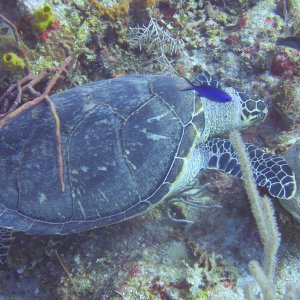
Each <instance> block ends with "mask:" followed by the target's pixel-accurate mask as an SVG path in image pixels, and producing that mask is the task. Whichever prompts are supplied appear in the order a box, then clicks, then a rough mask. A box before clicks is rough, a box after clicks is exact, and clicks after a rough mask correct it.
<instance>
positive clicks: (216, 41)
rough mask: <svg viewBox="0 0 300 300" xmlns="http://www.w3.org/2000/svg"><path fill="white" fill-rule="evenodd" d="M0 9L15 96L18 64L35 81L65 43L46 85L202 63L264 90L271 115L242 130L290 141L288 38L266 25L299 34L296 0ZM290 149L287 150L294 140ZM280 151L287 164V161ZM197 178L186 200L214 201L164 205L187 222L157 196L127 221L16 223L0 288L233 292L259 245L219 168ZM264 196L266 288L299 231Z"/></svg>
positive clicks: (8, 80) (294, 261)
mask: <svg viewBox="0 0 300 300" xmlns="http://www.w3.org/2000/svg"><path fill="white" fill-rule="evenodd" d="M87 3H88V5H87ZM45 8H47V9H46V11H43V9H45ZM49 8H50V9H49ZM41 9H42V10H41ZM39 10H40V12H42V13H43V12H45V13H46V15H47V13H49V14H50V12H51V16H52V17H51V18H50V19H51V21H50V22H48V23H47V22H45V23H43V22H41V21H40V23H39V21H36V23H35V21H34V22H32V21H33V20H34V19H35V18H36V17H35V16H34V15H35V13H36V12H37V11H39ZM0 11H1V14H4V15H5V16H6V17H7V18H8V19H9V20H11V22H12V23H13V24H15V27H16V31H17V32H18V33H19V35H20V41H19V43H18V45H17V43H16V40H15V37H14V32H13V30H12V29H11V28H10V27H9V26H6V24H5V23H3V22H1V23H0V57H1V58H2V57H3V55H4V54H5V53H13V54H15V55H17V57H19V58H20V59H22V60H24V64H25V66H24V65H23V64H22V63H21V62H20V69H19V70H20V71H19V72H18V73H15V72H14V71H13V72H7V71H6V70H5V69H4V68H1V70H0V95H1V96H2V95H3V93H4V91H5V90H6V89H7V88H8V87H9V86H10V85H12V86H13V87H14V89H11V90H10V91H11V94H10V99H14V100H15V99H17V96H18V93H19V89H18V84H17V83H18V82H20V80H22V79H24V78H22V77H23V75H24V74H23V72H24V71H22V70H26V68H27V67H28V68H29V69H30V70H31V72H32V76H33V77H34V78H36V77H35V76H38V75H36V74H38V73H41V74H44V75H45V77H42V76H41V77H40V76H38V77H37V78H43V79H41V81H39V82H37V83H36V85H34V89H35V91H36V93H38V92H41V91H44V88H45V86H46V85H47V82H48V81H49V80H50V78H48V77H47V74H49V73H50V74H53V72H50V71H55V70H57V69H58V66H60V65H61V64H62V63H63V62H64V61H65V59H66V58H67V57H69V56H70V55H75V56H76V57H77V54H78V59H77V61H76V65H75V66H74V69H72V71H71V72H69V73H68V74H66V75H64V76H61V77H62V81H61V82H60V83H59V84H58V85H57V86H56V91H59V90H61V89H65V88H68V87H71V86H74V85H78V84H82V83H84V82H87V81H92V80H98V79H103V78H112V77H117V76H121V75H125V74H136V73H155V74H157V73H162V74H166V73H168V74H169V73H172V74H178V75H179V74H180V75H185V76H187V77H189V78H193V77H194V75H195V74H196V73H197V72H198V71H199V70H202V69H205V70H208V71H209V72H211V73H212V74H217V75H219V76H220V77H222V78H226V83H227V84H233V85H235V86H240V87H241V88H243V89H244V88H245V89H249V90H251V91H253V92H254V93H260V94H261V95H262V96H263V97H264V98H265V99H266V101H267V102H268V104H269V106H270V108H271V109H270V110H271V114H270V117H269V118H268V119H267V120H266V122H265V123H262V124H259V127H255V128H254V129H252V130H249V131H247V132H246V133H245V135H244V136H245V138H246V139H247V141H251V142H254V143H257V144H259V145H261V146H265V147H268V148H270V150H273V151H274V152H276V153H277V152H278V153H283V152H285V151H286V150H287V149H288V148H289V147H290V146H291V145H295V146H294V147H298V148H299V145H298V143H299V136H300V127H299V126H300V125H299V121H300V120H299V74H300V73H299V64H300V60H299V51H296V50H291V49H288V48H285V47H280V48H279V47H277V46H276V39H277V38H278V37H282V36H286V35H293V36H299V32H300V30H299V24H300V21H299V20H300V18H299V1H297V0H279V1H273V0H271V1H253V0H245V1H240V0H214V1H206V0H200V1H194V0H186V1H183V0H179V1H175V0H161V1H158V0H156V1H155V0H131V1H129V0H121V1H114V0H105V1H96V0H89V1H87V2H86V1H83V0H71V1H62V0H49V1H37V0H31V1H29V0H18V1H15V0H14V1H0ZM46 19H47V18H46ZM54 19H55V21H56V22H53V20H54ZM48 21H49V18H48ZM41 31H42V32H41ZM12 58H14V56H12ZM8 61H13V59H12V60H8ZM2 63H3V62H2ZM26 64H27V65H26ZM17 65H18V64H16V66H17ZM49 70H50V71H49ZM54 73H55V72H54ZM33 77H26V78H25V79H28V78H29V81H26V80H25V82H24V83H23V81H22V82H21V83H20V86H21V87H24V85H23V84H26V83H31V80H32V78H33ZM33 83H35V82H33ZM29 86H30V84H29ZM27 87H28V86H27ZM22 96H24V99H25V100H26V101H27V100H29V99H31V98H32V96H33V95H32V94H30V91H29V90H26V91H24V93H23V94H22ZM50 97H51V96H50ZM12 104H14V105H15V106H18V105H19V103H16V102H13V101H10V102H9V103H5V107H4V108H5V109H4V110H3V109H2V110H1V113H5V112H7V111H8V110H9V108H10V107H11V105H12ZM3 105H4V104H3V103H1V107H2V108H3ZM279 116H280V117H279ZM283 124H284V125H283ZM283 128H284V129H285V130H286V131H285V132H281V130H282V129H283ZM298 148H297V149H298ZM291 149H292V150H293V149H294V148H291ZM296 154H297V155H296V158H297V159H298V160H299V157H298V156H299V149H298V150H297V151H296ZM288 155H290V154H289V152H288ZM292 157H293V158H292V159H291V161H292V163H293V162H295V161H298V160H296V158H295V156H292ZM207 182H210V183H211V185H210V186H209V187H208V188H207V189H205V191H204V193H203V195H198V196H197V197H194V198H193V199H195V200H197V201H199V200H202V201H203V202H204V204H207V205H215V204H217V205H219V206H222V208H210V209H209V210H208V209H207V208H202V209H196V208H190V207H184V206H180V208H179V209H178V208H177V213H178V214H181V215H182V216H183V217H184V218H186V219H187V220H192V221H193V222H194V224H193V225H191V224H190V225H182V224H181V225H180V224H178V223H176V224H173V223H170V221H169V220H168V218H167V213H166V205H164V204H163V205H161V206H159V207H156V208H154V209H153V210H152V211H151V212H150V213H148V214H145V215H142V216H139V217H138V218H136V219H134V220H128V221H127V222H125V223H122V224H120V225H119V224H116V225H113V226H110V227H108V228H101V229H97V230H94V231H90V232H85V233H82V234H76V235H72V236H66V237H32V236H26V235H23V234H21V233H20V234H16V238H15V243H14V244H13V246H12V248H11V251H10V264H9V266H8V267H7V269H4V270H1V271H0V279H1V285H0V297H2V296H3V297H6V298H9V297H10V298H20V299H24V298H25V297H27V298H30V299H39V300H41V299H149V300H150V299H151V300H155V299H230V300H234V299H236V300H242V299H245V294H244V286H245V285H246V284H247V283H248V282H249V281H250V280H251V278H250V276H249V274H248V267H247V263H248V261H249V260H250V259H253V258H255V259H257V260H259V261H260V260H262V258H263V257H262V255H263V253H262V250H261V249H262V247H261V246H260V239H259V234H258V232H257V228H256V225H255V224H254V223H255V221H254V220H253V217H252V215H251V212H250V211H251V209H250V206H249V203H248V202H247V201H246V197H247V196H246V194H245V192H244V190H243V187H242V185H241V183H240V182H239V181H237V180H236V179H233V178H229V177H228V176H225V175H224V174H221V173H218V172H213V171H212V172H208V173H207V174H205V175H204V176H202V177H201V178H200V179H199V184H200V185H202V184H205V183H207ZM260 192H261V193H264V191H263V190H262V191H260ZM274 205H275V208H276V211H278V222H279V227H280V231H281V233H282V242H281V247H280V248H279V253H278V268H277V271H278V272H277V273H276V274H277V277H276V278H275V287H276V294H277V296H278V298H282V297H283V295H284V291H285V290H286V282H287V278H288V279H289V278H291V277H293V278H294V280H295V282H296V281H299V280H300V277H299V270H298V268H299V264H298V262H299V259H300V256H299V253H300V250H299V249H300V243H299V240H300V239H299V238H300V237H299V232H300V231H299V225H297V224H296V223H295V221H294V220H293V219H292V218H291V216H289V215H288V214H287V213H286V212H283V211H281V210H280V207H277V206H278V205H277V204H276V203H275V202H274ZM257 294H258V297H260V298H262V296H261V294H259V292H257Z"/></svg>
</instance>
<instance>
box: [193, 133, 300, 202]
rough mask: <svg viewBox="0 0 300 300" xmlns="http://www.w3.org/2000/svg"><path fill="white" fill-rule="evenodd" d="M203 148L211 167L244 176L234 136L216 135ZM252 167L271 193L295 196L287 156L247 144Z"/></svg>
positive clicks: (294, 183) (295, 188) (207, 164)
mask: <svg viewBox="0 0 300 300" xmlns="http://www.w3.org/2000/svg"><path fill="white" fill-rule="evenodd" d="M199 150H200V151H201V152H202V153H201V155H202V157H203V158H206V162H204V164H205V165H206V168H207V169H217V170H223V171H225V172H226V173H228V174H231V175H233V176H236V177H238V178H243V175H242V171H241V168H240V163H239V162H238V159H237V155H236V153H235V151H234V149H233V146H232V144H231V142H230V140H227V139H220V138H213V139H210V140H208V141H207V142H206V143H204V144H203V145H200V147H199ZM246 150H247V152H248V155H249V158H250V162H251V166H252V171H253V174H254V178H255V181H256V183H257V185H259V186H264V187H266V188H267V189H268V191H269V193H270V194H271V195H272V196H273V197H276V198H279V199H291V198H293V197H294V195H295V193H296V190H297V185H296V179H295V175H294V172H293V171H292V169H291V168H290V167H289V165H288V164H287V162H286V160H285V159H284V158H283V157H279V156H274V155H271V154H269V153H265V152H263V151H262V150H260V149H259V148H258V147H256V146H254V145H252V144H246Z"/></svg>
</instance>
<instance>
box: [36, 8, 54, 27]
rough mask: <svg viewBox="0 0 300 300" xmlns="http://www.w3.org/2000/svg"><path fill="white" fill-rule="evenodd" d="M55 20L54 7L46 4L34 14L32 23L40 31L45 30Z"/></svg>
mask: <svg viewBox="0 0 300 300" xmlns="http://www.w3.org/2000/svg"><path fill="white" fill-rule="evenodd" d="M54 22H55V18H54V15H53V10H52V7H51V6H50V5H49V4H46V5H44V6H42V7H40V8H38V9H37V10H36V11H35V12H34V13H33V16H32V21H31V24H32V26H33V27H34V28H35V29H36V30H37V31H39V32H43V31H45V30H46V29H47V28H48V27H50V26H52V25H53V24H54Z"/></svg>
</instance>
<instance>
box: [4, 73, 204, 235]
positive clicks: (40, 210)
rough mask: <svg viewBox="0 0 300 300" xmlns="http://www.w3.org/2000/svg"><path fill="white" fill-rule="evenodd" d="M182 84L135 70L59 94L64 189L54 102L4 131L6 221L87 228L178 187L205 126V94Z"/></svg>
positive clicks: (49, 229) (60, 229) (57, 230)
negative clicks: (187, 89) (202, 98)
mask: <svg viewBox="0 0 300 300" xmlns="http://www.w3.org/2000/svg"><path fill="white" fill-rule="evenodd" d="M182 81H183V80H182V79H178V78H172V77H167V76H155V75H140V76H127V77H123V78H117V79H110V80H102V81H96V82H91V83H88V84H85V85H82V86H79V87H76V88H72V89H70V90H66V91H64V92H62V93H59V94H56V95H53V96H52V97H51V99H52V101H53V102H54V104H55V106H56V109H57V112H58V115H59V118H60V121H61V128H60V130H61V144H62V155H63V168H64V173H63V178H64V183H65V186H66V188H65V191H63V192H62V190H61V186H60V181H59V176H58V159H57V149H56V139H55V123H54V121H53V118H52V116H51V112H50V109H49V107H48V105H47V104H46V103H44V102H43V103H41V104H39V105H37V106H35V107H34V108H32V109H31V110H28V111H26V112H24V113H23V114H21V115H20V116H18V117H16V118H14V119H12V120H11V121H9V123H8V124H6V125H5V127H4V128H3V129H2V130H1V132H0V140H1V147H0V176H1V179H2V180H1V181H0V226H3V227H11V228H14V229H16V230H20V231H25V232H26V233H28V234H68V233H72V232H79V231H84V230H88V229H91V228H96V227H100V226H104V225H108V224H112V223H116V222H120V221H123V220H125V219H128V218H130V217H133V216H135V215H137V214H139V213H141V212H143V211H145V210H147V209H148V208H149V207H151V206H152V205H154V204H156V203H158V202H159V201H160V200H162V199H164V198H166V197H169V196H170V195H171V194H172V193H174V191H178V190H179V189H180V188H181V186H180V185H178V183H179V181H180V180H179V178H180V176H181V175H182V174H183V168H184V164H185V162H186V161H187V159H186V158H187V157H190V155H191V153H192V151H193V148H194V147H195V145H196V143H197V138H199V137H200V136H201V134H202V130H203V129H204V115H203V112H202V111H201V104H200V102H199V101H200V100H199V98H198V97H195V94H194V93H193V92H185V93H183V92H181V91H180V90H179V88H178V87H179V86H180V85H181V84H182ZM171 191H172V192H171Z"/></svg>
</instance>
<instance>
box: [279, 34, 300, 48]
mask: <svg viewBox="0 0 300 300" xmlns="http://www.w3.org/2000/svg"><path fill="white" fill-rule="evenodd" d="M276 46H285V47H289V48H293V49H296V50H300V37H293V36H290V37H286V38H278V39H277V41H276Z"/></svg>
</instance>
